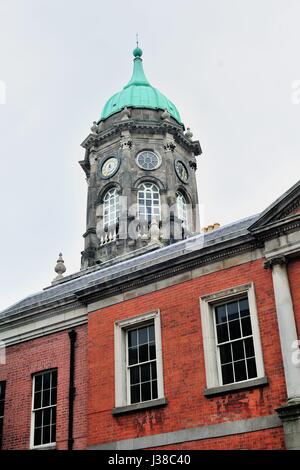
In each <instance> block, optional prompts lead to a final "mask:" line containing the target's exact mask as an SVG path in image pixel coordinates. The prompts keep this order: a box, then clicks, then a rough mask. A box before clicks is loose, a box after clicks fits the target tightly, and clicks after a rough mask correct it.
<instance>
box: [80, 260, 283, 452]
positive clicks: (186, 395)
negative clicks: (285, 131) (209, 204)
mask: <svg viewBox="0 0 300 470" xmlns="http://www.w3.org/2000/svg"><path fill="white" fill-rule="evenodd" d="M249 282H254V285H255V292H256V301H257V308H258V317H259V328H260V334H261V340H262V348H263V356H264V364H265V371H266V375H267V377H268V379H269V385H268V386H266V387H263V388H258V389H253V390H248V391H239V392H235V393H230V394H226V395H223V396H217V397H214V398H205V397H204V395H203V391H204V388H205V385H206V384H205V370H204V356H203V344H202V332H201V321H200V310H199V308H200V307H199V297H200V296H203V295H206V294H210V293H213V292H216V291H219V290H223V289H227V288H231V287H234V286H237V285H241V284H245V283H249ZM158 308H159V309H160V312H161V322H162V347H163V367H164V385H165V396H166V398H167V399H168V401H169V404H168V405H167V406H166V407H165V408H160V409H151V410H147V411H140V412H134V413H131V414H126V415H122V416H118V417H113V416H112V408H113V407H114V349H113V345H114V322H115V321H116V320H121V319H125V318H129V317H133V316H136V315H138V314H141V313H145V312H148V311H151V310H155V309H158ZM88 343H89V352H88V357H89V360H88V367H89V384H90V385H89V395H88V420H89V436H88V444H89V445H92V444H97V443H101V442H109V441H113V440H119V439H128V438H135V437H141V436H145V435H149V434H158V433H162V432H170V431H175V430H179V429H184V428H189V427H195V426H201V425H208V424H216V423H219V422H222V421H233V420H238V419H246V418H251V417H255V416H264V415H269V414H274V413H275V411H274V410H275V409H276V408H277V407H278V406H280V405H281V404H283V403H284V402H285V398H286V388H285V382H284V374H283V364H282V358H281V350H280V343H279V335H278V328H277V321H276V311H275V303H274V292H273V285H272V276H271V271H270V270H265V269H263V260H257V261H253V262H250V263H245V264H243V265H241V266H236V267H232V268H229V269H226V270H222V271H219V272H216V273H212V274H208V275H206V276H202V277H199V278H197V279H194V280H191V281H186V282H184V283H182V284H180V285H176V286H172V287H169V288H165V289H162V290H160V291H157V292H153V293H149V294H146V295H144V296H142V297H138V298H136V299H131V300H128V301H126V302H122V303H120V304H116V305H114V306H111V307H107V308H105V309H102V310H101V311H95V312H93V313H92V314H90V316H89V325H88ZM265 433H266V435H268V436H272V435H276V436H277V437H276V438H275V437H274V441H272V439H271V438H270V439H269V438H268V442H266V446H267V447H266V448H271V447H272V446H273V444H272V442H273V443H274V447H275V448H277V446H279V447H280V446H282V445H283V444H282V436H281V431H280V432H279V431H276V430H275V431H274V430H270V431H265ZM279 435H280V437H279ZM254 437H255V433H250V434H249V437H247V439H246V438H245V439H246V440H247V446H249V447H251V439H254ZM230 439H231V438H230ZM230 439H229V438H227V440H223V441H222V442H223V443H224V442H227V443H228V442H229V440H230ZM241 439H242V438H241V437H238V436H237V437H236V439H235V438H232V441H231V442H233V444H231V446H233V448H235V447H236V448H239V446H241V445H242V444H241V443H242V442H243V441H242V440H241ZM234 442H236V444H234ZM199 445H200V446H202V448H204V447H203V446H206V445H207V446H210V445H212V441H210V442H209V443H207V444H206V443H205V442H203V441H202V442H201V443H200V444H199ZM243 445H244V444H243ZM245 445H246V444H245ZM255 445H256V444H255ZM257 445H258V444H257ZM259 445H260V446H262V447H263V446H264V444H263V443H260V444H259ZM192 448H194V444H193V447H192ZM207 448H209V447H207Z"/></svg>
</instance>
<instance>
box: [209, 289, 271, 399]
mask: <svg viewBox="0 0 300 470" xmlns="http://www.w3.org/2000/svg"><path fill="white" fill-rule="evenodd" d="M246 295H247V297H248V304H249V311H250V320H251V326H252V337H253V347H254V353H255V360H256V368H257V377H255V378H250V379H245V380H242V381H238V382H231V383H229V384H223V381H222V373H221V364H220V357H219V354H220V352H219V347H218V345H217V336H216V322H215V307H216V306H218V305H220V304H224V303H227V302H228V303H229V302H231V301H234V300H238V299H240V298H242V297H245V296H246ZM200 316H201V324H202V338H203V349H204V362H205V373H206V388H207V390H210V389H214V388H216V387H218V388H220V389H227V388H229V389H230V388H239V387H241V388H242V387H244V386H245V385H247V384H251V382H256V381H258V380H259V379H263V378H264V377H265V370H264V361H263V353H262V347H261V340H260V333H259V325H258V315H257V307H256V299H255V289H254V284H253V283H249V284H244V285H241V286H236V287H233V288H231V289H226V290H223V291H218V292H215V293H213V294H209V295H205V296H202V297H200Z"/></svg>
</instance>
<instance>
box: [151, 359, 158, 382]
mask: <svg viewBox="0 0 300 470" xmlns="http://www.w3.org/2000/svg"><path fill="white" fill-rule="evenodd" d="M151 374H152V375H151V378H152V380H154V379H156V377H157V375H156V362H151Z"/></svg>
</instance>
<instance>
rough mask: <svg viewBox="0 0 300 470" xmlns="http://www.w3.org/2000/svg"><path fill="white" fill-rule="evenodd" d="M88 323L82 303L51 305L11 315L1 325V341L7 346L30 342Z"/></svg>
mask: <svg viewBox="0 0 300 470" xmlns="http://www.w3.org/2000/svg"><path fill="white" fill-rule="evenodd" d="M85 323H87V310H86V307H85V306H83V305H82V303H80V302H77V301H75V302H73V303H72V304H70V305H60V306H59V307H55V306H53V305H52V308H51V306H50V304H48V305H47V306H45V308H43V309H41V307H40V306H35V307H34V308H32V309H30V310H28V311H26V313H24V312H23V313H20V312H18V314H15V315H10V316H8V317H7V318H5V319H4V321H1V323H0V340H1V341H3V342H4V344H5V345H6V346H11V345H13V344H17V343H20V342H23V341H29V340H32V339H35V338H38V337H40V336H45V335H48V334H53V333H57V332H59V331H63V330H66V329H69V328H74V327H76V326H79V325H84V324H85Z"/></svg>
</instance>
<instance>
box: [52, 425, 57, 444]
mask: <svg viewBox="0 0 300 470" xmlns="http://www.w3.org/2000/svg"><path fill="white" fill-rule="evenodd" d="M55 441H56V426H55V425H52V426H51V442H55Z"/></svg>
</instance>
